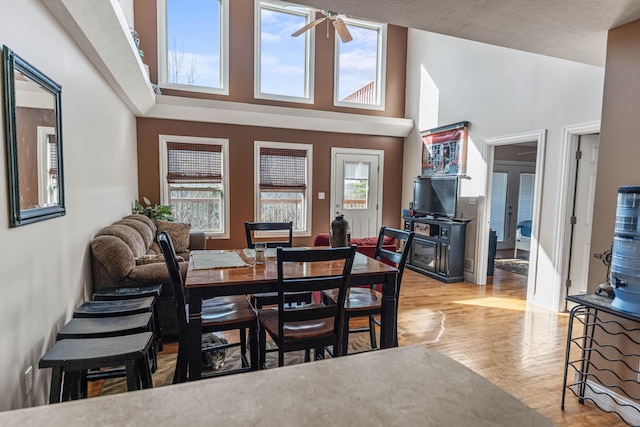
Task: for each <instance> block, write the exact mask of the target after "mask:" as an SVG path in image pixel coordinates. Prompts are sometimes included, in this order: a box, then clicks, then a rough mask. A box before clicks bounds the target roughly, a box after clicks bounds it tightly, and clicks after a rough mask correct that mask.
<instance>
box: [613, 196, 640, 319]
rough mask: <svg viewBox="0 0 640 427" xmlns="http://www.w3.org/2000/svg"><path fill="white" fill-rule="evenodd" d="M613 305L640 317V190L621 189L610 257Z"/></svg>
mask: <svg viewBox="0 0 640 427" xmlns="http://www.w3.org/2000/svg"><path fill="white" fill-rule="evenodd" d="M611 284H612V285H613V286H614V287H615V291H614V292H615V298H614V299H613V302H612V303H611V306H612V307H614V308H617V309H618V310H622V311H626V312H631V313H639V314H640V187H620V188H619V189H618V205H617V208H616V223H615V229H614V237H613V249H612V254H611Z"/></svg>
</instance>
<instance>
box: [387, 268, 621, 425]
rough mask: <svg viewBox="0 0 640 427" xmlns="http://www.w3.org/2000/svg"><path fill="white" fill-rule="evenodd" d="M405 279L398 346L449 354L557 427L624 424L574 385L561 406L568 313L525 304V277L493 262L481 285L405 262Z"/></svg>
mask: <svg viewBox="0 0 640 427" xmlns="http://www.w3.org/2000/svg"><path fill="white" fill-rule="evenodd" d="M402 282H403V283H402V288H401V293H400V306H399V318H398V327H399V345H401V346H403V345H411V344H420V345H423V346H425V347H427V348H431V349H434V350H438V351H440V352H442V353H444V354H446V355H448V356H450V357H451V358H453V359H455V360H457V361H458V362H460V363H462V364H464V365H465V366H467V367H469V368H470V369H472V370H474V371H475V372H477V373H478V374H480V375H482V376H484V377H485V378H487V379H489V380H490V381H491V382H493V383H494V384H496V385H497V386H499V387H501V388H502V389H504V390H506V391H507V392H509V393H511V394H512V395H513V396H515V397H517V398H518V399H520V400H522V401H523V402H524V403H526V404H527V405H529V406H530V407H532V408H534V409H536V410H537V411H538V412H540V413H541V414H543V415H544V416H546V417H547V418H549V419H550V420H551V421H552V422H554V423H555V424H557V425H558V426H571V427H579V426H603V425H606V426H609V427H611V426H624V425H626V424H625V423H623V422H622V421H621V420H620V418H618V417H617V416H616V415H613V414H607V413H604V412H602V411H600V410H599V409H597V408H596V407H595V406H594V405H592V404H591V403H589V402H587V403H586V404H585V405H581V404H579V403H578V400H577V398H575V396H574V395H573V394H572V393H571V392H567V396H566V401H565V410H564V411H562V410H560V401H561V398H562V377H563V365H564V354H565V345H566V333H567V323H568V315H567V314H565V313H561V314H557V313H552V312H549V311H546V310H543V309H538V308H534V307H532V306H527V304H526V303H525V300H526V277H525V276H521V275H518V274H514V273H509V272H506V271H504V270H500V269H495V272H494V276H493V278H492V279H491V278H490V279H489V282H488V284H487V286H478V285H473V284H470V283H452V284H444V283H441V282H438V281H436V280H433V279H430V278H427V277H425V276H423V275H421V274H418V273H415V272H413V271H410V270H408V269H406V270H405V274H404V276H403V280H402ZM461 406H462V407H464V402H461Z"/></svg>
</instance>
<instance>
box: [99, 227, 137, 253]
mask: <svg viewBox="0 0 640 427" xmlns="http://www.w3.org/2000/svg"><path fill="white" fill-rule="evenodd" d="M97 235H98V236H114V237H118V238H119V239H120V240H122V241H123V242H124V243H126V244H127V246H129V249H131V253H132V254H133V258H137V257H139V256H142V255H146V253H147V247H146V246H145V244H144V240H143V239H142V236H140V233H138V232H137V231H136V230H135V229H133V228H131V227H129V226H128V225H125V224H113V225H110V226H108V227H105V228H103V229H102V230H100V231H99V232H98V234H97ZM131 261H132V262H133V259H132V260H131Z"/></svg>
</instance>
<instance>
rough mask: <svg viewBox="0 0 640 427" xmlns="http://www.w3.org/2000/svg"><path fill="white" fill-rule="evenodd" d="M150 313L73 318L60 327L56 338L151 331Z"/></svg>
mask: <svg viewBox="0 0 640 427" xmlns="http://www.w3.org/2000/svg"><path fill="white" fill-rule="evenodd" d="M152 319H153V317H152V314H151V313H141V314H133V315H131V316H115V317H87V318H75V319H71V320H70V321H69V322H67V324H66V325H64V326H63V327H62V329H60V331H59V332H58V335H57V336H56V339H57V340H58V341H59V340H64V339H74V338H75V339H81V338H106V337H115V336H121V335H131V334H138V333H141V332H153V327H152V324H151V321H152Z"/></svg>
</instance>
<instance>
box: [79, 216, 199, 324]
mask: <svg viewBox="0 0 640 427" xmlns="http://www.w3.org/2000/svg"><path fill="white" fill-rule="evenodd" d="M158 229H160V230H161V231H162V230H167V231H169V234H170V235H171V236H172V239H173V240H174V245H175V247H176V252H177V254H178V256H180V257H182V259H184V261H183V262H180V271H181V272H182V274H183V277H184V275H185V274H186V271H187V261H188V259H189V252H190V250H192V249H205V236H204V233H189V227H188V225H186V224H179V223H167V222H164V221H159V222H158V226H156V224H154V223H153V222H152V221H151V220H150V219H149V218H147V217H146V216H144V215H136V214H134V215H129V216H126V217H124V218H123V219H121V220H120V221H118V222H116V223H114V224H112V225H110V226H108V227H105V228H103V229H102V230H100V231H99V232H98V233H97V234H96V236H95V237H94V239H93V241H92V242H91V258H92V267H93V285H94V291H98V290H100V289H104V288H120V287H136V286H148V285H152V284H157V283H162V284H163V285H164V286H163V289H162V294H161V295H160V298H159V299H158V301H157V304H158V317H159V324H160V330H161V333H162V335H163V336H176V335H177V333H178V329H177V327H178V326H177V319H176V308H175V304H174V301H173V289H172V288H171V280H170V278H169V273H168V272H167V267H166V265H165V264H164V259H163V257H162V253H161V252H160V247H159V246H158V244H157V243H156V241H155V238H156V233H157V232H158Z"/></svg>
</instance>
